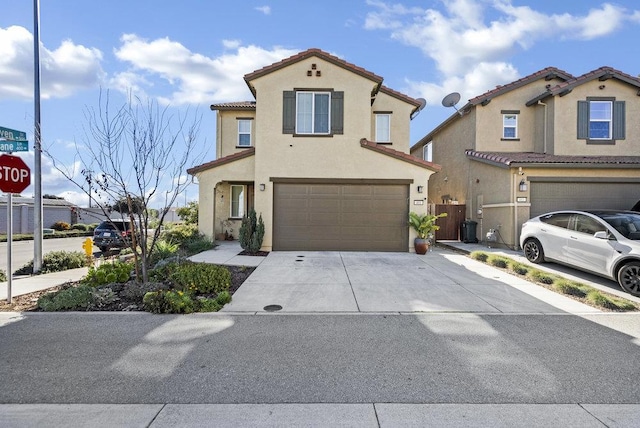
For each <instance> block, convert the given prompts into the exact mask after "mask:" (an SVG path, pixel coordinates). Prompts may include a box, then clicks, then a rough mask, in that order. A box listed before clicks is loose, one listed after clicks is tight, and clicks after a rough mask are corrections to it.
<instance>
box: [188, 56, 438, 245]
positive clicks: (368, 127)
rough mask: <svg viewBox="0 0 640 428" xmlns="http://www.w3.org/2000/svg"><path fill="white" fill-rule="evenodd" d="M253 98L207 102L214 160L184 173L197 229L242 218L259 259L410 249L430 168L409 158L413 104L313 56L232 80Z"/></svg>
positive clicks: (370, 76) (344, 65)
mask: <svg viewBox="0 0 640 428" xmlns="http://www.w3.org/2000/svg"><path fill="white" fill-rule="evenodd" d="M244 79H245V81H246V83H247V85H248V86H249V89H250V90H251V93H252V94H253V95H254V96H255V101H245V102H230V103H222V104H214V105H212V106H211V109H212V110H214V111H216V130H217V131H216V132H217V136H216V153H217V159H216V160H213V161H211V162H208V163H205V164H203V165H199V166H195V167H193V168H190V169H189V170H188V173H189V174H192V175H194V176H196V177H197V179H198V183H199V208H200V209H199V228H200V230H201V231H202V232H203V233H204V234H205V235H207V236H209V237H214V236H216V235H218V234H219V233H223V232H224V231H225V230H227V231H228V230H230V229H233V235H234V236H236V237H237V231H238V230H239V228H240V224H241V219H242V217H243V215H245V213H247V212H248V210H250V209H254V210H255V211H256V213H257V214H259V215H262V218H263V220H264V223H265V236H264V241H263V247H262V249H263V250H266V251H269V250H364V251H374V250H375V251H402V252H406V251H411V250H412V249H413V244H412V240H411V239H410V238H411V237H412V235H411V234H412V232H411V231H410V230H409V227H408V221H407V219H408V213H409V210H412V211H416V212H426V210H427V207H428V204H427V203H426V196H427V188H428V187H427V184H428V179H429V176H430V175H431V174H432V173H434V172H435V171H437V170H438V168H439V167H438V166H437V165H435V164H433V163H431V162H428V161H424V160H423V159H422V158H416V157H414V156H411V155H410V154H409V146H410V142H409V125H410V121H411V118H412V117H414V116H415V114H416V113H417V112H418V111H419V109H420V108H421V107H422V103H421V102H420V100H417V99H414V98H411V97H409V96H406V95H403V94H401V93H399V92H396V91H394V90H392V89H389V88H387V87H385V86H384V85H382V80H383V79H382V77H380V76H377V75H376V74H374V73H371V72H369V71H367V70H365V69H363V68H361V67H358V66H355V65H353V64H350V63H348V62H346V61H344V60H342V59H340V58H338V57H336V56H334V55H330V54H328V53H326V52H324V51H321V50H319V49H309V50H307V51H304V52H301V53H299V54H297V55H294V56H292V57H290V58H287V59H284V60H282V61H280V62H277V63H275V64H272V65H269V66H267V67H264V68H262V69H260V70H257V71H255V72H252V73H249V74H247V75H245V76H244Z"/></svg>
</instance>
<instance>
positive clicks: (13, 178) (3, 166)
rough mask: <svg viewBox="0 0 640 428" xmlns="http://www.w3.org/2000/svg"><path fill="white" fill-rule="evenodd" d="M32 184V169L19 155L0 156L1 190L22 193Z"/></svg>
mask: <svg viewBox="0 0 640 428" xmlns="http://www.w3.org/2000/svg"><path fill="white" fill-rule="evenodd" d="M30 184H31V170H30V169H29V167H28V166H27V164H26V163H24V161H23V160H22V159H21V158H19V157H18V156H11V155H1V156H0V190H2V191H3V192H5V193H20V192H22V191H23V190H24V189H26V188H27V187H29V185H30Z"/></svg>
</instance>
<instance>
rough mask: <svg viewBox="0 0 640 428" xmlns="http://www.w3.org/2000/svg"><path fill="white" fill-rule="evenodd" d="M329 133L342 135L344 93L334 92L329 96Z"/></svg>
mask: <svg viewBox="0 0 640 428" xmlns="http://www.w3.org/2000/svg"><path fill="white" fill-rule="evenodd" d="M331 133H332V134H343V133H344V92H343V91H336V92H333V93H332V94H331Z"/></svg>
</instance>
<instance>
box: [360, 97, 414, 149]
mask: <svg viewBox="0 0 640 428" xmlns="http://www.w3.org/2000/svg"><path fill="white" fill-rule="evenodd" d="M414 108H415V106H413V105H411V104H407V103H406V102H404V101H401V100H399V99H398V98H395V97H392V96H390V95H388V94H385V93H383V92H379V93H378V94H377V95H376V99H375V101H374V102H373V105H372V106H371V116H372V120H371V129H370V131H369V138H368V139H370V140H371V141H375V136H376V121H375V114H374V112H376V111H391V112H393V113H392V114H391V143H393V144H391V145H389V146H388V147H391V148H392V149H394V150H400V151H401V152H405V153H409V141H410V135H409V131H410V121H409V117H410V116H411V112H412V111H413V109H414Z"/></svg>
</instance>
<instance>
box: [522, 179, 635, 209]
mask: <svg viewBox="0 0 640 428" xmlns="http://www.w3.org/2000/svg"><path fill="white" fill-rule="evenodd" d="M639 199H640V183H629V182H616V183H613V182H588V181H583V182H566V181H564V182H560V181H558V182H553V181H549V182H532V183H531V211H530V216H531V217H535V216H537V215H540V214H544V213H546V212H549V211H556V210H567V209H568V210H585V209H614V210H628V209H631V207H632V206H633V204H634V203H636V201H638V200H639Z"/></svg>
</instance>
